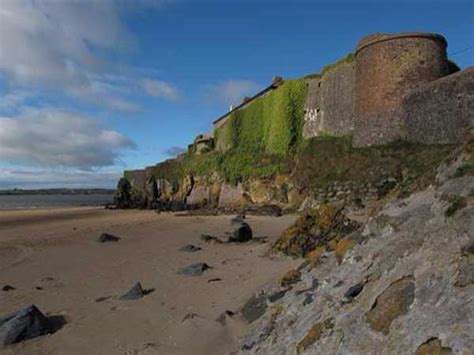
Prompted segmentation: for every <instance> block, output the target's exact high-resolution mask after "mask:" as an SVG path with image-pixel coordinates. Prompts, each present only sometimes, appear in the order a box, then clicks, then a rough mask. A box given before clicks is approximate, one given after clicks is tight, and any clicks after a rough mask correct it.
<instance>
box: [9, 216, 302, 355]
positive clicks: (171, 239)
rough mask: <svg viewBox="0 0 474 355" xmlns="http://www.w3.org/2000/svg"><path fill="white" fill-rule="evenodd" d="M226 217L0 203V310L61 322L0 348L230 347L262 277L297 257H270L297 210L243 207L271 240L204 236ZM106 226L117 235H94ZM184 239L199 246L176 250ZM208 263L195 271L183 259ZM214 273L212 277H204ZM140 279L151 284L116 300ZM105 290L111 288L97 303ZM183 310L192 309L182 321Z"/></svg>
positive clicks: (221, 233)
mask: <svg viewBox="0 0 474 355" xmlns="http://www.w3.org/2000/svg"><path fill="white" fill-rule="evenodd" d="M231 218H232V216H209V217H208V216H206V217H200V216H199V217H197V216H193V217H176V216H174V215H173V214H168V213H162V214H156V213H154V212H152V211H112V210H105V209H102V208H69V209H53V210H33V211H0V288H1V287H3V286H4V285H7V284H8V285H11V286H13V287H15V288H16V289H15V290H13V291H9V292H3V291H0V315H3V314H7V313H10V312H12V311H15V310H17V309H20V308H23V307H25V306H27V305H29V304H35V305H36V306H37V307H38V308H39V309H40V310H41V311H43V312H44V313H46V314H47V315H49V316H54V317H55V319H57V320H58V323H60V321H62V320H64V321H65V322H66V324H64V325H63V326H62V328H61V329H59V330H58V331H57V332H56V333H54V334H52V335H47V336H43V337H40V338H36V339H32V340H29V341H26V342H23V343H20V344H17V345H13V346H9V347H6V348H3V349H0V353H2V354H4V353H5V354H229V353H230V352H232V351H233V350H236V347H237V344H238V343H237V341H238V338H239V337H240V336H242V335H243V334H244V331H245V328H246V324H245V323H244V322H243V321H242V320H241V319H240V318H239V317H238V316H234V317H232V318H228V320H227V322H226V324H225V325H222V324H220V323H219V322H216V318H217V317H218V316H219V315H220V314H221V313H222V312H224V311H226V310H231V311H233V312H237V311H238V310H239V308H240V307H241V306H242V305H243V303H244V302H245V301H246V300H247V299H248V298H249V297H250V296H251V295H252V294H253V293H254V292H256V291H258V290H259V289H260V288H262V287H263V286H264V285H266V284H268V283H270V282H274V280H275V279H276V278H277V277H278V276H280V275H281V274H282V273H284V272H285V271H286V270H287V269H289V268H291V267H293V266H295V265H296V264H295V263H296V262H295V261H291V260H280V259H275V258H270V257H268V253H267V252H268V248H269V246H270V244H271V242H272V241H274V240H275V239H276V238H277V237H278V236H279V234H280V233H281V231H282V230H283V229H284V228H286V227H287V226H288V225H289V224H291V223H292V222H293V221H294V218H295V217H293V216H283V217H260V216H258V217H257V216H249V217H248V218H247V222H248V223H249V224H250V226H251V227H252V229H253V231H254V236H257V237H262V236H266V237H268V242H267V243H264V244H262V243H257V242H251V243H245V244H241V245H236V244H207V243H205V242H202V241H201V240H200V238H199V237H200V235H201V234H210V235H214V236H218V237H220V238H222V239H224V238H225V236H226V232H230V231H232V230H233V227H232V225H231V223H230V220H231ZM102 232H107V233H111V234H114V235H117V236H119V237H121V238H122V239H121V240H120V241H119V242H115V243H103V244H101V243H98V242H97V238H98V236H99V235H100V234H101V233H102ZM186 244H194V245H196V246H200V247H201V248H202V250H200V251H197V252H194V253H187V252H182V251H178V249H179V248H180V247H182V246H183V245H186ZM194 262H206V263H207V264H209V265H210V266H211V267H212V269H210V270H208V271H206V272H205V273H204V274H203V275H201V276H186V275H180V274H178V271H179V269H180V268H182V267H184V266H187V265H189V264H191V263H194ZM216 278H218V279H221V280H220V281H215V282H208V281H209V280H210V279H216ZM136 281H140V282H141V283H142V285H143V287H144V288H145V289H150V290H152V292H151V293H149V294H148V295H146V296H145V297H144V298H142V299H140V300H137V301H122V300H119V299H118V298H117V296H120V295H122V294H124V293H125V292H126V291H127V290H128V289H129V288H130V287H131V286H132V285H133V284H134V283H135V282H136ZM101 297H105V298H107V297H110V298H108V299H106V300H104V301H101V302H97V301H96V300H97V299H99V298H101ZM187 314H195V316H194V317H192V318H189V319H187V320H184V321H183V319H184V318H185V316H186V315H187Z"/></svg>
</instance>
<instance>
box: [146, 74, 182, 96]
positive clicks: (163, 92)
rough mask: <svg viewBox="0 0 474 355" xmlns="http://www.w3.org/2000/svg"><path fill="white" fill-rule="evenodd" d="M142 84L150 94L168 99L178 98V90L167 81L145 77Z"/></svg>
mask: <svg viewBox="0 0 474 355" xmlns="http://www.w3.org/2000/svg"><path fill="white" fill-rule="evenodd" d="M142 84H143V88H144V89H145V91H146V93H147V94H148V95H150V96H154V97H158V98H163V99H167V100H176V99H177V98H178V97H179V94H178V90H177V89H176V88H175V87H174V86H172V85H171V84H169V83H167V82H165V81H161V80H151V79H144V80H143V81H142Z"/></svg>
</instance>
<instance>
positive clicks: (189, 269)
mask: <svg viewBox="0 0 474 355" xmlns="http://www.w3.org/2000/svg"><path fill="white" fill-rule="evenodd" d="M210 268H211V267H210V266H209V265H207V264H206V263H195V264H191V265H188V266H186V267H184V268H182V269H181V270H180V271H179V273H180V274H182V275H189V276H200V275H202V273H203V272H204V271H206V270H208V269H210Z"/></svg>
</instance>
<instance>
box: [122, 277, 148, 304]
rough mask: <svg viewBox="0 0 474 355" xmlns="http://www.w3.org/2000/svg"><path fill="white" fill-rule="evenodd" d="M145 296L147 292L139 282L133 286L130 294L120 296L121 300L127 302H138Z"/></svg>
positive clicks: (129, 291)
mask: <svg viewBox="0 0 474 355" xmlns="http://www.w3.org/2000/svg"><path fill="white" fill-rule="evenodd" d="M144 295H145V292H144V290H143V288H142V285H141V284H140V282H137V283H136V284H135V285H133V286H132V288H131V289H130V290H128V292H127V293H126V294H124V295H122V296H120V299H121V300H126V301H132V300H138V299H140V298H142V297H143V296H144Z"/></svg>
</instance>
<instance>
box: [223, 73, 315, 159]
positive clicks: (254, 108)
mask: <svg viewBox="0 0 474 355" xmlns="http://www.w3.org/2000/svg"><path fill="white" fill-rule="evenodd" d="M305 98H306V82H305V80H304V79H297V80H288V81H286V82H284V83H283V84H282V85H281V86H280V87H279V88H278V89H276V90H273V91H272V92H270V93H269V94H267V95H265V96H263V97H260V98H258V99H256V100H255V101H254V102H252V103H251V104H250V105H249V106H247V107H245V108H243V109H241V110H238V111H235V112H233V113H232V114H231V115H230V117H229V119H228V122H227V123H226V124H225V125H224V126H222V127H221V128H219V129H217V130H216V132H215V137H216V140H217V146H219V147H226V148H227V149H230V150H233V151H234V152H235V153H237V154H260V153H262V152H263V153H266V154H268V155H277V156H280V157H282V156H286V155H287V154H288V153H289V152H290V150H291V148H292V147H294V146H296V145H298V144H299V143H300V142H301V140H302V129H303V120H304V102H305Z"/></svg>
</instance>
